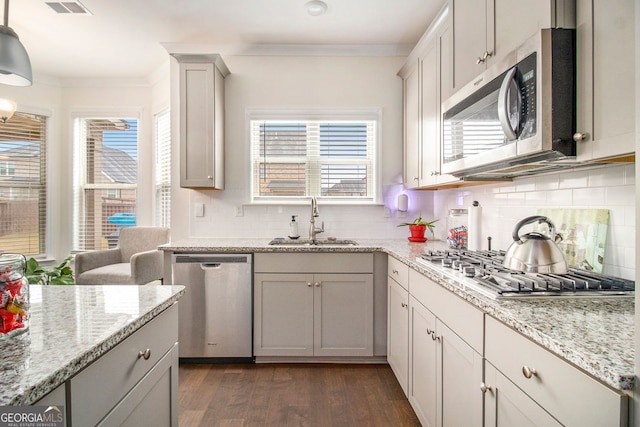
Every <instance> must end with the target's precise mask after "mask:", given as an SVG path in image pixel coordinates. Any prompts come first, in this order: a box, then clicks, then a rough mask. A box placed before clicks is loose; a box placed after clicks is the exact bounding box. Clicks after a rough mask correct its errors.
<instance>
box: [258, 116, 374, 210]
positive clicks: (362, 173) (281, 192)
mask: <svg viewBox="0 0 640 427" xmlns="http://www.w3.org/2000/svg"><path fill="white" fill-rule="evenodd" d="M377 123H378V121H377V120H369V119H355V120H354V119H348V120H344V119H340V118H339V117H338V118H336V119H333V118H329V119H324V118H323V119H320V120H287V119H283V120H280V119H252V120H250V128H251V146H252V153H253V154H252V168H251V170H252V200H253V201H254V202H264V201H267V202H268V201H274V202H276V201H277V202H284V201H287V200H295V199H297V198H304V197H312V196H315V197H318V198H323V199H326V200H333V201H336V202H343V203H374V202H375V201H376V187H377V184H376V170H375V168H376V145H377V133H378V131H377Z"/></svg>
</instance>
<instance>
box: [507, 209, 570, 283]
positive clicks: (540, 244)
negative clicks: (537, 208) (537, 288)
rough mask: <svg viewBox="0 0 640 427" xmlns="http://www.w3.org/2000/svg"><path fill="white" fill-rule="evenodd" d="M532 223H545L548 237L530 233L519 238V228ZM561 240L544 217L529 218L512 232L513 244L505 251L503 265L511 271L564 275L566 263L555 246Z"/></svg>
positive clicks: (566, 270)
mask: <svg viewBox="0 0 640 427" xmlns="http://www.w3.org/2000/svg"><path fill="white" fill-rule="evenodd" d="M534 222H539V223H542V222H546V223H547V224H548V225H549V234H550V237H549V236H545V235H544V234H542V233H538V232H531V233H527V234H525V235H523V236H520V235H519V234H518V233H519V232H520V228H522V227H523V226H525V225H527V224H533V223H534ZM561 240H562V236H561V235H560V234H556V232H555V226H554V225H553V223H552V222H551V220H550V219H549V218H547V217H546V216H530V217H527V218H525V219H523V220H522V221H520V222H519V223H518V224H516V228H515V229H514V230H513V243H512V244H511V246H509V249H507V253H506V254H505V257H504V261H503V265H504V266H505V267H507V268H511V269H513V270H519V271H524V272H527V273H556V274H565V273H567V272H568V271H569V269H568V267H567V261H566V260H565V259H564V255H563V254H562V251H560V248H559V247H558V245H557V244H556V243H557V242H559V241H561Z"/></svg>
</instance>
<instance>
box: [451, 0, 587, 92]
mask: <svg viewBox="0 0 640 427" xmlns="http://www.w3.org/2000/svg"><path fill="white" fill-rule="evenodd" d="M450 5H451V9H452V10H451V12H452V15H453V40H454V41H453V90H454V91H457V90H459V89H460V88H462V87H463V86H464V85H465V84H467V83H469V82H470V81H471V80H472V79H473V78H474V77H476V76H477V75H479V74H480V73H482V72H483V71H484V70H485V69H486V68H487V67H490V66H491V65H493V64H494V63H495V62H496V61H498V60H499V59H501V58H502V57H504V55H506V54H508V53H509V52H511V51H513V50H514V49H515V48H516V47H518V46H519V45H520V44H522V42H524V41H525V40H527V39H528V38H529V37H531V36H532V35H533V34H535V32H536V31H537V30H538V29H540V28H554V27H562V28H575V0H545V1H535V2H532V1H527V0H450ZM443 99H446V98H443Z"/></svg>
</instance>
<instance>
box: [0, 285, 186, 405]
mask: <svg viewBox="0 0 640 427" xmlns="http://www.w3.org/2000/svg"><path fill="white" fill-rule="evenodd" d="M29 290H30V301H31V311H30V328H29V330H28V331H27V332H25V333H23V334H21V335H18V336H15V337H12V338H10V339H5V340H3V341H0V364H2V372H1V373H0V390H1V391H0V405H3V406H4V405H30V404H34V403H37V402H38V401H39V400H40V399H42V398H43V397H44V396H46V395H47V394H48V393H50V392H52V391H54V390H56V389H58V390H59V389H60V386H61V385H65V382H69V381H71V379H72V378H74V377H75V378H79V377H80V375H79V374H80V373H82V372H83V371H85V370H86V369H87V368H89V367H91V366H96V365H97V363H96V362H97V361H98V360H101V358H103V356H105V355H106V354H108V353H110V352H111V353H113V352H112V351H111V350H113V349H115V348H116V347H118V346H119V345H120V344H121V343H122V342H123V341H125V340H126V339H127V338H129V337H131V336H132V335H135V334H136V333H137V332H138V331H140V330H141V329H144V328H143V327H144V326H145V325H148V324H150V323H152V321H153V320H154V319H156V318H157V317H158V316H160V315H161V314H163V313H165V312H168V311H169V308H171V307H172V306H174V304H175V303H176V302H177V300H178V299H179V298H180V297H181V296H182V295H183V294H184V287H182V286H162V285H157V286H155V285H149V286H115V285H104V286H88V285H87V286H41V285H31V286H30V287H29ZM176 335H177V332H176ZM173 341H174V344H175V341H176V340H175V338H174V339H173ZM160 356H161V355H160V354H154V356H153V357H160ZM134 359H135V356H134ZM144 359H148V358H147V357H144ZM141 360H142V359H141ZM152 360H153V359H152ZM102 375H105V376H109V375H113V373H112V372H111V373H110V372H102ZM94 381H95V387H96V390H100V389H101V388H102V387H104V384H101V383H100V379H99V378H94ZM125 392H126V390H120V393H122V394H124V393H125ZM62 396H64V393H62ZM96 396H97V395H96ZM90 397H91V396H90ZM91 399H93V397H91ZM55 404H58V405H60V404H62V405H64V404H65V402H64V401H62V402H55ZM79 409H80V408H79ZM84 409H86V408H84Z"/></svg>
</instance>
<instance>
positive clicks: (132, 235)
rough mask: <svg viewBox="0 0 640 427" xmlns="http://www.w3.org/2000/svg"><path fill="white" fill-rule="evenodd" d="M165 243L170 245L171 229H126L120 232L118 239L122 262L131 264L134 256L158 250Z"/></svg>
mask: <svg viewBox="0 0 640 427" xmlns="http://www.w3.org/2000/svg"><path fill="white" fill-rule="evenodd" d="M165 243H169V229H168V228H164V227H126V228H123V229H122V230H120V237H119V238H118V248H119V249H120V253H121V255H122V262H129V260H130V259H131V256H132V255H133V254H136V253H138V252H145V251H150V250H152V249H157V248H158V246H160V245H163V244H165Z"/></svg>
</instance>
